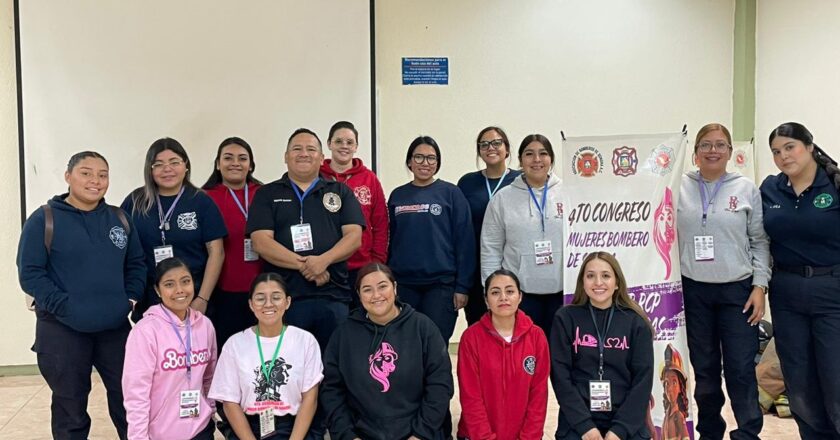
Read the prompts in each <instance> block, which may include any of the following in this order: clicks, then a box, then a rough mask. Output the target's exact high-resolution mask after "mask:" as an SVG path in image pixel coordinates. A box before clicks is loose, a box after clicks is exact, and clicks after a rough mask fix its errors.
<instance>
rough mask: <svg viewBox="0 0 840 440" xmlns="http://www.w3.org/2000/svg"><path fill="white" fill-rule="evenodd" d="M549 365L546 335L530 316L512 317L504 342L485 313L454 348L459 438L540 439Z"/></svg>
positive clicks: (487, 439)
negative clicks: (510, 327)
mask: <svg viewBox="0 0 840 440" xmlns="http://www.w3.org/2000/svg"><path fill="white" fill-rule="evenodd" d="M550 365H551V358H550V355H549V352H548V342H547V341H546V339H545V334H544V333H543V331H542V329H540V328H539V327H537V326H536V325H534V322H533V321H531V318H529V317H528V315H526V314H525V313H523V312H522V311H521V310H519V311H517V312H516V325H515V326H514V329H513V338H512V339H511V342H507V341H505V340H504V339H502V337H501V336H499V333H498V332H496V329H495V328H493V321H492V318H491V317H490V313H485V314H484V316H482V317H481V320H480V321H479V322H477V323H475V324H473V325H472V326H470V328H468V329H467V330H466V331H465V332H464V334H463V335H462V336H461V343H460V345H459V347H458V387H459V392H460V398H461V421H460V422H459V423H458V437H467V438H469V439H470V440H491V439H495V440H540V439H542V438H543V429H544V427H545V414H546V407H547V405H548V373H549V368H550Z"/></svg>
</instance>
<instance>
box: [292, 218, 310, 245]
mask: <svg viewBox="0 0 840 440" xmlns="http://www.w3.org/2000/svg"><path fill="white" fill-rule="evenodd" d="M292 243H293V244H294V249H295V252H305V251H311V250H312V249H313V248H314V246H313V244H312V228H311V227H310V226H309V223H301V224H299V225H293V226H292Z"/></svg>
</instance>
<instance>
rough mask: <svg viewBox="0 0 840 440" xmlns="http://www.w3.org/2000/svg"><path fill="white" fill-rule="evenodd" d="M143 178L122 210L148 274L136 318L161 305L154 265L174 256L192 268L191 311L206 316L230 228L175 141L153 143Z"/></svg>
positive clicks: (166, 140) (162, 140)
mask: <svg viewBox="0 0 840 440" xmlns="http://www.w3.org/2000/svg"><path fill="white" fill-rule="evenodd" d="M143 179H144V182H145V184H144V185H143V186H141V187H140V188H137V189H135V190H134V191H132V192H131V194H129V195H128V197H126V198H125V200H124V201H123V203H122V206H121V207H122V209H124V210H125V211H126V212H127V213H128V214H129V215H130V216H131V218H132V220H133V221H134V223H135V225H136V226H137V232H138V233H139V235H140V243H141V244H142V245H143V251H144V252H145V254H146V268H147V271H148V282H147V284H146V296H145V298H144V299H143V300H142V301H140V302H139V303H137V306H136V307H135V309H134V312H133V313H132V316H131V319H132V320H133V321H134V322H137V321H139V320H140V318H142V316H143V312H145V311H146V309H148V308H149V306H151V305H154V304H156V303H157V302H158V299H157V295H155V293H154V289H153V286H154V283H153V282H152V280H153V279H154V273H155V266H156V265H157V263H159V262H160V261H162V260H164V259H166V258H170V257H178V258H180V259H181V260H183V261H184V263H186V264H187V266H188V267H189V268H190V272H191V273H192V277H193V280H194V282H195V291H196V296H195V299H193V302H192V307H193V308H194V309H196V310H199V311H201V312H202V313H204V312H206V311H207V301H209V300H210V297H211V295H212V294H213V289H214V288H215V287H216V281H218V279H219V273H221V270H222V263H223V262H224V257H225V256H224V248H223V244H222V239H223V238H224V237H225V236H227V228H226V227H225V223H224V220H223V219H222V215H221V213H220V212H219V208H218V207H216V204H215V203H214V202H213V200H212V199H210V197H209V196H207V194H205V193H204V191H202V190H200V189H198V188H196V187H195V185H193V184H192V183H191V182H190V158H189V156H187V152H186V150H184V147H183V146H181V144H180V143H179V142H178V141H176V140H175V139H171V138H162V139H158V140H156V141H155V142H154V143H152V145H151V146H150V147H149V150H148V151H147V152H146V161H145V166H144V170H143ZM211 315H212V311H211ZM211 319H212V318H211Z"/></svg>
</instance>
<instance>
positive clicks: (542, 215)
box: [522, 174, 548, 234]
mask: <svg viewBox="0 0 840 440" xmlns="http://www.w3.org/2000/svg"><path fill="white" fill-rule="evenodd" d="M522 181H523V182H525V186H527V187H528V192H529V193H531V199H532V200H533V201H534V204H535V205H537V211H539V213H540V224H541V225H542V231H543V234H544V233H545V196H546V194H548V176H546V178H545V186H543V193H542V205H540V204H539V203H537V196H535V195H534V190H533V189H531V185H528V181H527V180H525V175H524V174H523V175H522Z"/></svg>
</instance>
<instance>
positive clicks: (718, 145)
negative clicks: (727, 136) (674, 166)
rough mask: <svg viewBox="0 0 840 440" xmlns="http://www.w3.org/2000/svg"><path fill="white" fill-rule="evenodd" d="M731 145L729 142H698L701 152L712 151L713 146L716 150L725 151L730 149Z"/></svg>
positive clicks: (698, 148) (698, 149)
mask: <svg viewBox="0 0 840 440" xmlns="http://www.w3.org/2000/svg"><path fill="white" fill-rule="evenodd" d="M730 147H731V145H729V142H715V143H711V142H700V143H699V144H697V151H699V152H701V153H708V152H710V151H712V148H714V150H715V151H720V152H723V151H726V150H728V149H729V148H730Z"/></svg>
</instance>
